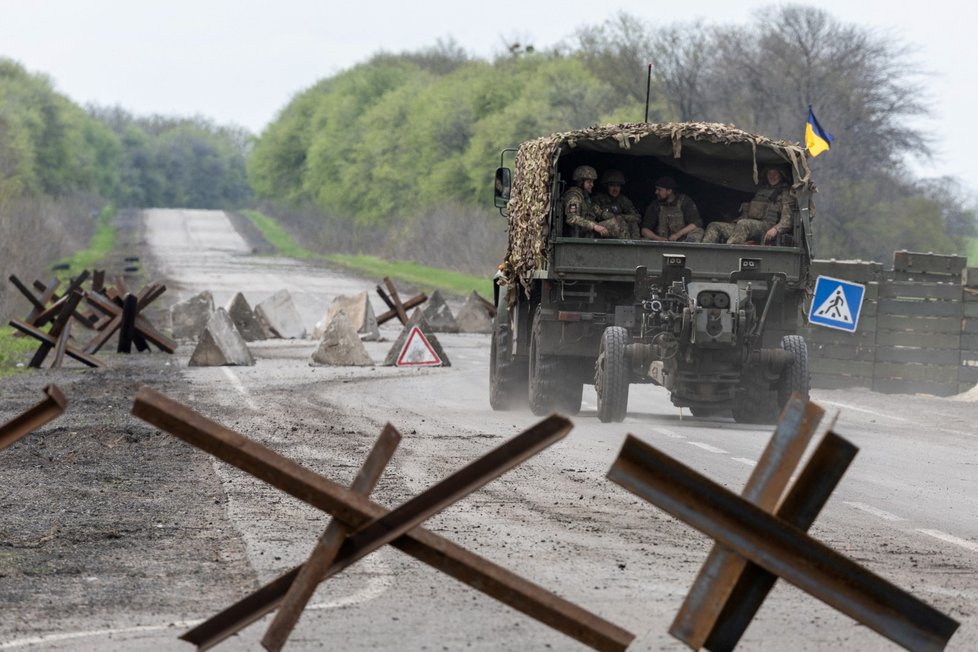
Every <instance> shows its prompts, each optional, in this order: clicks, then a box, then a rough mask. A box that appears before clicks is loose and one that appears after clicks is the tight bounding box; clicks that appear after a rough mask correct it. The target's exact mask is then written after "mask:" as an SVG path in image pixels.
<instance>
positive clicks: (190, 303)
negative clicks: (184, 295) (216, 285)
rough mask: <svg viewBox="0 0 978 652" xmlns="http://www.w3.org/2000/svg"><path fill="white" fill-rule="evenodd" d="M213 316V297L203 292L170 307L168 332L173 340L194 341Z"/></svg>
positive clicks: (208, 292)
mask: <svg viewBox="0 0 978 652" xmlns="http://www.w3.org/2000/svg"><path fill="white" fill-rule="evenodd" d="M213 314H214V297H213V296H212V295H211V293H210V291H208V290H204V291H203V292H201V293H200V294H198V295H195V296H192V297H190V298H189V299H187V300H186V301H181V302H180V303H175V304H173V306H171V307H170V332H171V334H172V335H173V337H174V339H178V340H196V339H197V338H198V337H200V334H201V332H202V331H203V330H204V327H205V326H207V322H208V321H209V320H210V318H211V315H213Z"/></svg>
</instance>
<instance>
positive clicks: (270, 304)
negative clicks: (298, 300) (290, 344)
mask: <svg viewBox="0 0 978 652" xmlns="http://www.w3.org/2000/svg"><path fill="white" fill-rule="evenodd" d="M255 315H256V316H257V317H258V321H259V322H260V323H261V325H262V327H263V328H265V330H267V331H268V333H269V334H270V335H271V336H272V337H281V338H283V339H287V340H288V339H302V338H304V337H305V336H306V328H305V326H303V325H302V318H301V317H299V311H298V310H296V307H295V303H294V302H293V301H292V295H291V294H289V291H288V290H284V289H283V290H279V291H278V292H276V293H275V294H273V295H272V296H270V297H268V298H267V299H265V300H264V301H262V302H260V303H259V304H258V305H257V306H255Z"/></svg>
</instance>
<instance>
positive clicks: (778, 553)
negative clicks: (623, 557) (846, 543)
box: [608, 435, 959, 650]
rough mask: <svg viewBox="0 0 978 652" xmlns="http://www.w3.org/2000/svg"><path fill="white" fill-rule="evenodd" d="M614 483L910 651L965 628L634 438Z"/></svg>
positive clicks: (932, 646)
mask: <svg viewBox="0 0 978 652" xmlns="http://www.w3.org/2000/svg"><path fill="white" fill-rule="evenodd" d="M608 478H609V479H611V480H612V481H613V482H616V483H618V484H620V485H621V486H623V487H625V488H626V489H628V490H629V491H631V492H632V493H634V494H636V495H638V496H640V497H641V498H644V499H645V500H647V501H649V502H650V503H652V504H654V505H656V506H658V507H659V508H660V509H662V510H664V511H665V512H667V513H669V514H671V515H672V516H674V517H676V518H678V519H680V520H682V521H685V522H686V523H687V524H689V525H691V526H693V527H694V528H696V529H698V530H700V531H701V532H703V533H705V534H707V535H708V536H710V537H712V538H713V539H715V540H716V541H717V542H719V543H721V544H723V545H725V546H727V547H729V548H731V549H732V550H734V551H735V552H736V553H737V554H739V555H741V556H743V557H746V558H747V559H749V560H750V561H752V562H754V563H755V564H757V565H758V566H761V567H762V568H764V569H765V570H767V571H768V572H770V573H772V574H774V575H777V576H778V577H780V578H782V579H784V580H786V581H788V582H790V583H791V584H793V585H795V586H797V587H798V588H800V589H802V590H803V591H805V592H806V593H809V594H811V595H812V596H814V597H816V598H818V599H819V600H822V601H823V602H825V603H826V604H828V605H829V606H831V607H833V608H835V609H837V610H839V611H841V612H842V613H844V614H846V615H848V616H850V617H851V618H854V619H855V620H857V621H859V622H860V623H862V624H864V625H866V626H867V627H870V628H872V629H874V630H875V631H877V632H879V633H880V634H882V635H883V636H885V637H886V638H888V639H890V640H891V641H893V642H895V643H897V644H898V645H902V646H903V647H905V648H907V649H910V650H942V649H944V646H945V645H946V644H947V641H948V639H949V638H950V637H951V635H952V634H953V633H954V631H955V630H956V629H957V628H958V625H959V623H958V622H956V621H955V620H953V619H951V618H949V617H948V616H946V615H944V614H943V613H941V612H940V611H937V610H936V609H934V608H933V607H931V606H930V605H928V604H926V603H924V602H922V601H921V600H918V599H917V598H915V597H914V596H912V595H910V594H909V593H906V592H904V591H903V590H901V589H900V588H898V587H896V586H894V585H893V584H891V583H890V582H887V581H886V580H884V579H882V578H880V577H878V576H877V575H875V574H873V573H871V572H870V571H868V570H867V569H865V568H864V567H862V566H860V565H859V564H857V563H855V562H853V561H851V560H850V559H848V558H846V557H844V556H843V555H840V554H839V553H837V552H835V551H834V550H832V549H831V548H829V547H828V546H826V545H824V544H822V543H820V542H818V541H816V540H815V539H812V538H811V537H809V536H808V535H807V534H805V533H804V532H802V531H800V530H799V529H798V528H796V527H794V526H792V525H790V524H788V523H786V522H784V521H782V520H781V519H779V518H777V517H776V516H773V515H771V514H768V513H767V512H765V511H764V510H762V509H761V508H760V507H757V506H756V505H754V504H752V503H750V502H748V501H746V500H744V499H743V498H741V497H740V496H738V495H736V494H734V493H732V492H731V491H728V490H727V489H725V488H724V487H721V486H720V485H718V484H716V483H714V482H712V481H710V480H708V479H707V478H705V477H703V476H702V475H700V474H699V473H696V472H695V471H693V470H692V469H690V468H688V467H686V466H684V465H682V464H680V463H679V462H677V461H676V460H673V459H672V458H670V457H669V456H668V455H666V454H664V453H662V452H660V451H658V450H656V449H655V448H653V447H652V446H649V445H648V444H646V443H644V442H642V441H640V440H639V439H637V438H636V437H634V436H633V435H629V436H628V438H627V439H626V440H625V444H624V446H623V447H622V450H621V452H620V453H619V455H618V458H617V459H616V460H615V463H614V464H613V465H612V467H611V470H610V471H609V472H608Z"/></svg>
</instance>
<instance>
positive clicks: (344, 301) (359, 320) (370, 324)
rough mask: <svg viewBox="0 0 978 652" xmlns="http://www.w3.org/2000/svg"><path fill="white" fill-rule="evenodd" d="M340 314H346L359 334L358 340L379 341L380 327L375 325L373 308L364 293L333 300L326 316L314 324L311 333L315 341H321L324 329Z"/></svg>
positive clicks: (375, 319) (368, 296) (368, 297)
mask: <svg viewBox="0 0 978 652" xmlns="http://www.w3.org/2000/svg"><path fill="white" fill-rule="evenodd" d="M340 312H344V313H346V317H347V319H349V320H350V323H351V324H353V327H354V329H355V330H356V332H357V333H359V334H360V339H362V340H366V341H368V342H374V341H376V340H379V339H380V327H379V326H378V325H377V316H376V315H375V314H374V309H373V306H371V305H370V295H369V294H367V293H366V292H361V293H360V294H358V295H356V296H352V297H347V296H339V297H336V298H335V299H333V303H331V304H330V306H329V309H328V310H327V311H326V315H325V316H324V317H323V318H322V319H321V320H320V321H319V322H318V323H317V324H316V327H315V328H314V329H313V331H312V336H313V338H315V339H317V340H318V339H322V337H323V334H324V333H325V332H326V327H327V326H328V325H329V324H330V323H331V322H332V321H333V318H334V317H336V315H338V314H339V313H340Z"/></svg>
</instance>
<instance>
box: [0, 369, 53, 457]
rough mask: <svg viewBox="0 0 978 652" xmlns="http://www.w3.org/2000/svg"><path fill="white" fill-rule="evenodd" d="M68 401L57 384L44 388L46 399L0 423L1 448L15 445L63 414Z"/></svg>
mask: <svg viewBox="0 0 978 652" xmlns="http://www.w3.org/2000/svg"><path fill="white" fill-rule="evenodd" d="M67 404H68V401H67V400H66V399H65V395H64V393H62V391H61V388H60V387H58V386H57V385H48V386H46V387H45V388H44V400H42V401H41V402H40V403H38V404H37V405H35V406H33V407H31V408H29V409H28V410H25V411H24V412H22V413H20V414H19V415H17V416H16V417H14V418H13V419H11V420H10V421H8V422H7V423H5V424H3V425H0V450H3V449H5V448H8V447H10V446H13V445H14V444H15V443H17V442H18V441H20V440H21V439H23V438H24V437H25V436H26V435H28V434H30V433H31V432H33V431H35V430H37V429H38V428H40V427H41V426H43V425H44V424H46V423H48V422H49V421H51V420H53V419H55V418H57V417H59V416H61V414H62V413H63V412H64V411H65V406H66V405H67Z"/></svg>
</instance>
